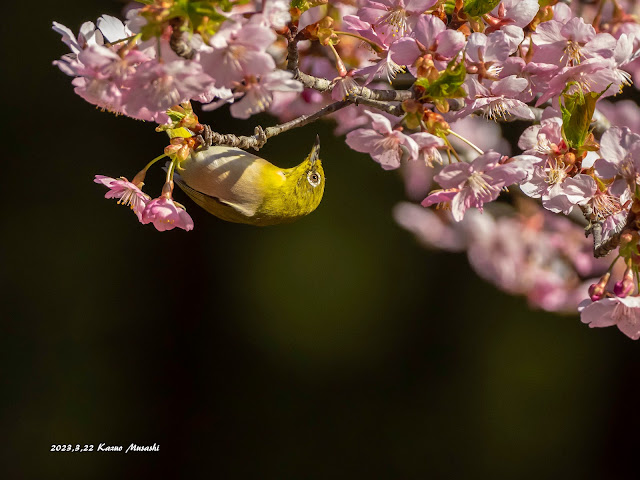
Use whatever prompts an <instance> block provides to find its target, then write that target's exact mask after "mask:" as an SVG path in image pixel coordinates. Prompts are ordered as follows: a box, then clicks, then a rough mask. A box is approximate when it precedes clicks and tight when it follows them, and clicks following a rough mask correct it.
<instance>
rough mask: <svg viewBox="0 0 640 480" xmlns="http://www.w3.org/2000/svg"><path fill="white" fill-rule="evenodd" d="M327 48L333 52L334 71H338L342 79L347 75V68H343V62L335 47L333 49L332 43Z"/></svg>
mask: <svg viewBox="0 0 640 480" xmlns="http://www.w3.org/2000/svg"><path fill="white" fill-rule="evenodd" d="M328 46H329V48H330V49H331V52H333V56H334V57H335V58H336V70H338V74H339V75H340V76H341V77H344V76H345V75H346V74H347V68H346V67H345V66H344V62H343V61H342V59H341V58H340V55H339V54H338V52H337V51H336V47H334V46H333V44H332V43H329V45H328Z"/></svg>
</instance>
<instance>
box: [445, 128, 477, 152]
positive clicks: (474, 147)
mask: <svg viewBox="0 0 640 480" xmlns="http://www.w3.org/2000/svg"><path fill="white" fill-rule="evenodd" d="M446 133H447V134H450V135H453V136H454V137H456V138H459V139H460V140H462V141H463V142H464V143H466V144H467V145H469V146H470V147H471V148H473V149H474V150H475V151H476V152H478V153H479V154H480V155H484V152H483V151H482V150H481V149H480V147H478V146H477V145H474V144H473V143H472V142H471V141H470V140H467V139H466V138H464V137H463V136H462V135H458V134H457V133H456V132H454V131H453V130H451V129H449V130H447V132H446Z"/></svg>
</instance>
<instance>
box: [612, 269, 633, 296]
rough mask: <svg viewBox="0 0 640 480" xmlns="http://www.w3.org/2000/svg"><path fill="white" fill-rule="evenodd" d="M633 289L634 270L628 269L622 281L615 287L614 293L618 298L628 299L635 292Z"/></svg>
mask: <svg viewBox="0 0 640 480" xmlns="http://www.w3.org/2000/svg"><path fill="white" fill-rule="evenodd" d="M633 287H634V281H633V269H632V268H627V269H626V270H625V272H624V276H623V277H622V280H620V281H619V282H617V283H616V284H615V286H614V287H613V293H615V294H616V296H618V297H626V296H627V295H629V294H630V293H631V292H632V291H633Z"/></svg>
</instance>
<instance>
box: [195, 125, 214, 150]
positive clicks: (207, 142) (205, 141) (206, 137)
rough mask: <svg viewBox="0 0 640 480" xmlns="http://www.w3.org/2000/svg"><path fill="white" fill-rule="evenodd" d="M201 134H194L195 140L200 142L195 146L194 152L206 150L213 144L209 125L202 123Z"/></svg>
mask: <svg viewBox="0 0 640 480" xmlns="http://www.w3.org/2000/svg"><path fill="white" fill-rule="evenodd" d="M202 128H203V130H202V134H198V135H196V140H198V142H200V146H199V147H198V148H196V152H200V151H202V150H207V149H208V148H209V147H210V146H211V145H213V131H212V130H211V127H210V126H209V125H202Z"/></svg>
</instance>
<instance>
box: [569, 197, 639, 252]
mask: <svg viewBox="0 0 640 480" xmlns="http://www.w3.org/2000/svg"><path fill="white" fill-rule="evenodd" d="M580 208H581V209H582V213H583V214H584V217H585V218H586V219H587V221H588V222H589V225H587V227H586V228H585V230H584V233H585V236H587V237H588V236H589V235H590V234H591V235H592V236H593V256H594V257H596V258H600V257H604V256H606V255H608V254H609V252H611V250H613V249H615V248H617V247H618V245H620V235H622V233H623V232H624V231H625V230H626V229H627V228H631V229H633V230H636V229H637V227H636V226H635V223H636V215H635V213H633V210H632V209H631V210H629V214H628V215H627V219H626V221H625V222H624V223H620V224H618V225H616V228H615V229H614V231H613V232H612V233H611V236H610V237H609V238H608V239H606V240H605V239H603V238H602V225H603V223H604V220H603V219H601V218H597V217H596V216H595V215H594V213H593V210H592V208H591V206H589V205H584V206H581V207H580Z"/></svg>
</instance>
